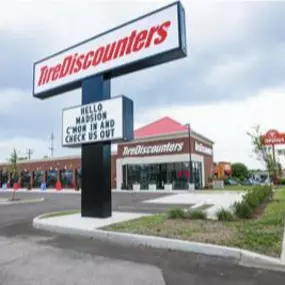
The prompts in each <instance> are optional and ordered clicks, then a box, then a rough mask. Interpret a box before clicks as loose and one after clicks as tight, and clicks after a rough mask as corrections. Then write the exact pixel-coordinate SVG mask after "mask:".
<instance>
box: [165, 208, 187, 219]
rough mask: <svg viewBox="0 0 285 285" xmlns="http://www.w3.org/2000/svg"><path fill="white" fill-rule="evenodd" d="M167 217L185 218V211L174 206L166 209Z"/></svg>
mask: <svg viewBox="0 0 285 285" xmlns="http://www.w3.org/2000/svg"><path fill="white" fill-rule="evenodd" d="M167 217H168V218H169V219H184V218H186V213H185V211H184V210H183V209H181V208H174V209H170V210H168V213H167Z"/></svg>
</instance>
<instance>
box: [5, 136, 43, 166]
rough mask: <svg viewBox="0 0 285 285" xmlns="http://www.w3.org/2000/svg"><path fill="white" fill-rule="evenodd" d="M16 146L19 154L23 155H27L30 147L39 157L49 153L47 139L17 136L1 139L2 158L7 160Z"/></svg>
mask: <svg viewBox="0 0 285 285" xmlns="http://www.w3.org/2000/svg"><path fill="white" fill-rule="evenodd" d="M14 148H15V149H16V150H17V152H18V154H19V156H22V157H25V156H27V150H28V149H32V150H33V151H34V152H35V155H36V157H38V158H43V156H45V155H49V153H48V142H47V141H44V140H41V139H37V138H29V137H18V136H15V137H12V138H10V139H8V138H7V139H5V140H1V141H0V160H1V161H7V159H8V158H9V156H10V154H11V153H12V151H13V149H14ZM32 158H33V155H32Z"/></svg>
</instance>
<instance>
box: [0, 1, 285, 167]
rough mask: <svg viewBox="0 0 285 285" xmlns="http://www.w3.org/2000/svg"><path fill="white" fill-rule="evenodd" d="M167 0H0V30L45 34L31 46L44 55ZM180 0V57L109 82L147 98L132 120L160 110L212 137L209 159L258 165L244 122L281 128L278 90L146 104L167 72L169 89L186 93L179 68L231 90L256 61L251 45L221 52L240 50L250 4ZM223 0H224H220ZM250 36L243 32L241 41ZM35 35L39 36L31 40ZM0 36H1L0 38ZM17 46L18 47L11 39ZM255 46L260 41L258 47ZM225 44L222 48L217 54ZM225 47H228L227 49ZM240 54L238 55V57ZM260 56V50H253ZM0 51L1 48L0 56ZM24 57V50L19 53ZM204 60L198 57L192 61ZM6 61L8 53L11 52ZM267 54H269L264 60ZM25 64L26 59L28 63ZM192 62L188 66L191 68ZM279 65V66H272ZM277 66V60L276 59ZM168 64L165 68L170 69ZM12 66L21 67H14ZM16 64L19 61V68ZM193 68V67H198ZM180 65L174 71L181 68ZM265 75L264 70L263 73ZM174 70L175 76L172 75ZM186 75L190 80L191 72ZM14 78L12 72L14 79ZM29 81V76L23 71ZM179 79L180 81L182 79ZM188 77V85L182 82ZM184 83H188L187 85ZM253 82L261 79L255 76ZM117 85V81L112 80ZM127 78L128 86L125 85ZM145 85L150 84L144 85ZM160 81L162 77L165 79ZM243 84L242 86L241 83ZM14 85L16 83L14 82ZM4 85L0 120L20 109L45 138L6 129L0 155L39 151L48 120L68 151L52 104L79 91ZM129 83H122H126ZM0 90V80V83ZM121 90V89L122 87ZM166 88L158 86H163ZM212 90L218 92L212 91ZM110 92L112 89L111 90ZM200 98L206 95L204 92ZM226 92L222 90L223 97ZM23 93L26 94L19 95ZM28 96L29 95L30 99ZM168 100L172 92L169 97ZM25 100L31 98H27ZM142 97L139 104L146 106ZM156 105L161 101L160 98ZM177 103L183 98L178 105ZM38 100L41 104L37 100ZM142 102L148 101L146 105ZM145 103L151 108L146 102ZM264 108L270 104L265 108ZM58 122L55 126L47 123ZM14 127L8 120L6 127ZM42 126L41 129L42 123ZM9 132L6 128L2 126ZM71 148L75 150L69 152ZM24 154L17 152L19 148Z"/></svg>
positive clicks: (284, 101) (75, 98) (67, 102)
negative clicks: (183, 38)
mask: <svg viewBox="0 0 285 285" xmlns="http://www.w3.org/2000/svg"><path fill="white" fill-rule="evenodd" d="M170 2H171V1H165V0H162V1H157V0H156V1H155V0H152V1H151V0H149V1H129V2H127V1H126V2H122V1H119V0H118V1H112V2H107V3H106V2H105V1H94V0H86V1H83V0H81V1H75V0H74V1H72V0H69V1H55V0H54V1H50V0H49V1H43V0H41V1H35V0H34V1H19V0H18V1H17V0H9V1H5V4H3V5H2V6H1V9H0V19H1V21H0V30H1V29H3V30H7V31H11V32H12V34H13V35H18V34H17V33H13V32H19V34H20V36H21V37H27V38H28V39H31V38H32V39H33V41H35V40H37V39H44V38H46V39H47V40H46V41H45V42H47V44H46V46H44V47H43V48H42V49H41V50H40V52H39V53H41V54H42V56H43V57H44V56H47V55H49V54H50V53H54V52H56V51H59V50H61V49H63V48H66V47H67V46H69V45H73V44H75V43H77V42H78V41H82V40H85V39H86V38H88V37H91V36H94V35H96V34H98V33H101V32H103V31H105V30H108V29H110V28H113V27H115V26H117V25H119V24H122V23H124V22H126V21H129V20H131V19H132V18H136V17H138V16H140V15H143V14H144V13H148V12H149V11H151V10H153V9H156V8H159V7H161V6H163V5H165V4H168V3H170ZM218 2H219V3H218V4H217V1H200V0H197V1H188V0H184V1H182V3H183V5H184V7H185V10H186V15H187V34H188V37H187V38H188V45H189V50H188V58H187V59H183V60H181V61H175V62H172V63H169V64H167V65H163V66H160V67H156V68H153V69H152V70H151V71H149V70H145V71H143V72H140V73H139V75H138V74H136V75H135V74H134V75H129V76H128V77H127V78H126V77H121V78H118V79H116V80H113V81H112V88H113V86H115V88H114V89H113V91H114V92H117V89H116V84H117V83H120V84H121V85H122V88H121V89H122V90H123V93H124V94H125V95H127V96H129V94H128V93H127V91H128V92H130V90H132V91H138V92H139V91H142V90H143V91H144V90H153V91H151V93H150V91H148V92H147V91H146V92H145V98H146V99H145V101H149V102H148V103H147V104H148V107H146V108H145V109H143V113H137V114H135V118H136V119H137V121H136V126H141V125H143V124H145V123H148V122H150V121H153V120H157V119H158V118H159V117H161V116H165V115H167V116H171V117H173V119H176V120H177V121H180V122H182V123H186V122H188V121H189V122H190V123H191V124H192V126H193V128H195V129H196V130H197V131H198V132H200V133H202V134H204V135H205V136H208V137H209V138H211V139H213V140H214V141H215V142H216V144H215V159H216V160H217V161H219V160H229V161H243V162H245V163H247V164H248V165H249V166H252V167H255V166H258V163H257V162H255V161H254V160H253V159H251V158H250V157H249V155H250V153H251V146H250V142H249V139H248V138H247V136H246V134H245V133H246V131H248V130H250V128H251V126H253V125H255V124H257V123H259V124H261V125H262V126H263V128H264V130H267V129H268V128H277V129H279V130H280V131H283V130H284V131H285V128H284V126H283V125H282V122H283V121H284V118H283V113H284V111H283V108H284V107H283V106H284V105H285V96H284V93H285V91H284V90H262V89H261V90H260V93H259V94H252V96H253V97H252V98H249V99H247V100H244V101H239V102H238V101H232V102H230V101H229V100H227V98H223V100H225V101H227V102H224V103H211V104H210V103H209V104H205V105H203V106H191V105H189V106H187V104H189V102H190V103H192V104H194V103H193V102H192V101H193V100H194V99H192V101H187V102H186V103H185V102H184V101H182V100H181V102H182V103H181V102H180V104H181V106H175V105H173V106H168V107H163V108H162V109H158V106H157V105H156V106H151V98H154V96H155V95H156V92H160V90H161V88H162V87H163V86H158V85H159V84H158V83H157V82H162V80H161V78H162V79H163V80H166V81H167V80H168V79H169V81H170V83H172V82H173V81H172V80H171V79H172V76H173V75H175V74H178V75H179V73H182V72H183V74H181V77H183V76H184V77H183V78H184V79H183V80H184V81H183V82H182V84H181V82H180V83H179V86H181V85H183V86H185V89H184V87H181V88H177V90H175V91H177V95H178V93H180V94H182V93H183V94H192V93H193V88H191V86H193V85H194V84H193V81H191V79H192V78H190V76H189V77H188V78H187V76H185V75H187V74H186V73H187V71H189V72H192V73H191V74H197V73H198V74H199V76H200V77H199V78H197V80H196V79H194V80H195V81H198V82H201V84H200V85H199V84H198V85H197V86H196V89H195V90H196V92H197V91H201V92H203V87H205V86H204V85H209V86H210V87H211V88H213V89H214V87H215V88H216V89H218V91H220V89H222V88H223V86H225V85H226V86H230V87H231V88H229V92H232V93H234V92H235V86H238V85H239V83H240V84H241V85H242V84H243V82H242V80H241V78H242V77H244V76H245V74H249V73H250V72H249V71H250V70H251V67H252V66H253V65H256V63H257V62H259V61H258V58H257V57H255V56H254V55H256V54H258V51H256V50H250V51H247V50H246V51H245V52H244V53H243V52H242V56H241V57H240V58H237V57H232V58H231V57H225V55H224V53H223V48H225V47H224V45H226V46H227V45H231V46H234V48H237V50H238V45H240V46H241V49H242V50H243V49H244V48H245V49H246V44H247V42H246V41H243V42H239V39H240V38H241V37H243V36H244V35H245V34H246V33H247V31H248V29H249V28H251V27H252V26H253V25H254V24H255V22H254V21H255V20H254V19H255V17H256V14H254V12H255V13H256V6H251V5H248V3H243V4H242V5H238V4H237V3H227V4H225V3H223V2H225V1H218ZM227 2H230V1H227ZM249 39H251V38H250V37H249V38H247V40H249ZM39 41H40V40H39ZM0 43H1V40H0ZM19 49H21V46H19ZM260 49H262V47H260ZM227 52H228V51H227V50H225V54H226V53H227ZM276 52H278V54H280V62H281V61H283V62H284V59H285V56H283V57H282V55H283V54H284V55H285V48H284V46H280V47H279V50H278V51H276ZM216 53H221V54H223V61H219V60H220V57H219V56H218V55H217V56H216ZM232 53H233V51H232V50H230V52H229V54H232ZM243 55H245V56H243ZM260 55H261V56H262V53H261V54H260ZM0 56H1V55H0ZM23 56H25V54H23ZM207 56H208V57H211V58H212V60H213V58H214V59H217V61H216V62H215V60H214V62H212V63H210V64H209V66H208V67H206V68H205V69H203V68H201V65H202V64H205V62H207V60H208V57H207ZM201 59H203V60H204V61H203V62H201V61H200V60H201ZM11 60H13V58H11ZM270 61H271V59H270ZM31 65H32V63H31ZM193 66H194V67H195V68H194V70H191V68H193ZM280 66H281V65H280ZM283 66H284V65H283ZM171 67H172V68H171ZM19 68H22V67H21V66H19ZM23 68H24V67H23ZM199 68H201V69H200V70H198V69H199ZM181 70H182V72H181ZM266 75H267V74H266ZM179 76H180V75H179ZM192 80H193V79H192ZM14 81H15V84H17V78H15V79H14ZM31 82H32V78H31ZM185 82H186V84H185ZM187 83H189V86H187ZM190 83H191V84H190ZM260 83H261V84H262V83H263V82H260ZM120 84H118V85H120ZM129 85H133V86H134V87H135V88H133V89H131V88H129ZM150 86H151V88H149V87H150ZM166 86H167V84H166ZM243 86H245V87H244V88H245V89H246V88H247V86H246V85H243ZM15 88H16V86H15ZM15 88H13V89H6V90H2V92H1V93H0V96H1V97H0V99H1V104H0V112H1V114H2V116H6V117H5V119H6V122H8V121H9V120H8V119H9V116H10V115H11V114H12V112H13V111H14V113H15V114H16V115H15V116H17V120H16V121H19V126H18V128H20V127H21V124H20V123H21V119H22V118H23V116H25V118H28V119H29V120H26V121H25V123H26V124H27V123H29V122H30V124H31V126H32V124H34V125H35V128H42V130H40V131H41V132H42V133H44V134H45V135H46V139H39V138H38V137H37V136H38V133H39V132H38V133H37V136H35V137H32V135H29V136H28V135H26V136H23V137H21V136H17V135H16V133H17V131H16V129H15V136H14V135H11V136H10V138H7V139H4V140H1V141H0V154H1V155H2V156H1V155H0V159H5V158H6V157H7V156H8V155H9V153H10V152H11V149H12V147H13V146H15V147H17V148H19V149H20V150H21V152H25V150H26V149H27V148H33V149H34V151H35V154H34V156H35V157H42V156H43V155H46V154H47V153H48V144H49V141H48V134H49V131H50V129H51V128H52V127H56V128H57V129H56V134H55V135H56V151H55V154H56V155H66V154H72V153H74V152H75V151H74V150H69V149H62V148H61V147H60V141H59V139H58V138H60V128H61V126H60V116H61V113H60V111H59V110H60V109H61V107H68V106H71V105H74V104H75V102H76V103H77V102H80V101H81V100H80V91H79V90H77V91H76V92H74V93H73V94H71V93H69V94H66V95H64V96H62V97H61V98H59V97H58V98H54V99H53V100H49V101H48V102H47V101H43V102H40V103H33V102H34V101H32V100H33V99H32V95H31V94H30V93H29V92H26V91H25V92H24V91H22V90H17V89H15ZM128 88H129V89H128ZM0 89H1V86H0ZM125 90H126V92H125ZM167 91H168V90H166V93H167ZM135 93H136V92H134V94H131V96H132V98H133V99H134V100H136V94H135ZM218 93H219V92H218ZM113 95H117V94H114V93H113ZM175 95H176V94H170V92H168V94H165V96H168V97H170V96H175ZM206 95H207V98H209V97H210V95H211V94H206ZM230 95H231V94H229V97H231V96H230ZM27 96H29V100H27V99H26V98H27ZM34 100H36V99H34ZM174 101H175V97H174V100H173V102H174ZM30 102H32V103H30ZM147 104H146V105H147ZM161 104H163V101H161ZM182 104H184V105H183V106H182ZM26 105H33V106H35V108H38V112H37V115H35V114H34V113H32V112H31V113H28V114H27V113H26V112H25V110H23V106H24V107H25V106H26ZM45 106H46V107H45ZM147 108H149V109H148V110H147ZM152 108H153V109H152ZM269 108H270V109H269ZM40 113H41V114H42V116H43V117H44V118H45V119H46V122H47V123H46V124H43V123H42V121H41V122H40V127H38V126H37V125H36V124H37V120H38V118H37V117H36V116H38V115H39V114H40ZM55 122H58V125H56V126H54V125H53V124H54V123H55ZM8 127H9V126H8V125H7V126H6V125H5V126H3V125H2V137H4V136H5V128H8ZM14 128H15V126H14ZM46 129H48V131H47V130H46ZM10 133H11V132H10ZM76 152H77V153H79V151H78V150H77V151H76ZM23 155H24V153H23Z"/></svg>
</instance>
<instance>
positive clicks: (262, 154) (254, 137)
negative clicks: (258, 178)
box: [247, 125, 278, 177]
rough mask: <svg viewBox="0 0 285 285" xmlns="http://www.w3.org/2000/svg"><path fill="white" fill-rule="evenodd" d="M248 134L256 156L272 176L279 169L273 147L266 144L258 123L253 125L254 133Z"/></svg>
mask: <svg viewBox="0 0 285 285" xmlns="http://www.w3.org/2000/svg"><path fill="white" fill-rule="evenodd" d="M247 135H248V136H249V137H250V138H251V143H252V146H253V153H254V155H255V158H256V159H257V160H258V161H260V162H261V163H262V164H263V165H264V166H265V167H266V170H267V171H268V173H269V175H270V177H272V176H273V175H274V174H275V173H276V171H277V170H278V165H277V162H276V161H274V157H273V153H272V150H271V148H270V147H267V146H265V145H264V144H263V142H262V134H261V132H260V126H259V125H257V126H255V127H253V131H252V133H250V132H248V133H247Z"/></svg>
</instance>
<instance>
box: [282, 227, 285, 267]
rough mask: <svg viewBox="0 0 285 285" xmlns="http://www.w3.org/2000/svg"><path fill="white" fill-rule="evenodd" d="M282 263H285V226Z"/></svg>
mask: <svg viewBox="0 0 285 285" xmlns="http://www.w3.org/2000/svg"><path fill="white" fill-rule="evenodd" d="M281 263H282V264H284V265H285V227H284V234H283V243H282V253H281Z"/></svg>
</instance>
